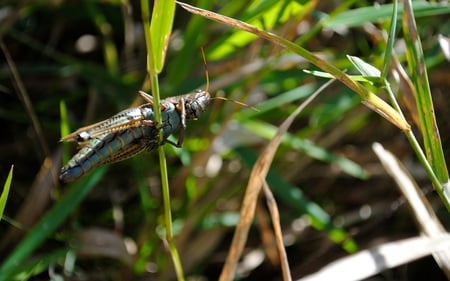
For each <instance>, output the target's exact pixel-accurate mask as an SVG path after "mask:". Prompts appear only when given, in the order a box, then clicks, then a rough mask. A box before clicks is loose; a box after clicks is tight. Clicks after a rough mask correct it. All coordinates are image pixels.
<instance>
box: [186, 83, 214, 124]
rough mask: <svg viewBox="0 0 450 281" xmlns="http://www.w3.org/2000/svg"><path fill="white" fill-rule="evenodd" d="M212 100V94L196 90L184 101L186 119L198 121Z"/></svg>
mask: <svg viewBox="0 0 450 281" xmlns="http://www.w3.org/2000/svg"><path fill="white" fill-rule="evenodd" d="M210 99H211V96H210V94H209V93H208V92H207V91H204V90H196V91H195V92H194V93H192V94H188V95H186V96H185V101H184V106H185V110H186V119H188V120H196V119H197V118H198V117H199V116H200V115H201V114H202V113H203V112H205V110H206V107H207V106H208V104H209V101H210Z"/></svg>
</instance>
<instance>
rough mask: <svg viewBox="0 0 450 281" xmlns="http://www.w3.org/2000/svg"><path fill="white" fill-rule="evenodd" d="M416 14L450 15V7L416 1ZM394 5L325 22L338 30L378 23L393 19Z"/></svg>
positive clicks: (423, 15)
mask: <svg viewBox="0 0 450 281" xmlns="http://www.w3.org/2000/svg"><path fill="white" fill-rule="evenodd" d="M399 6H400V7H399V9H398V10H397V13H398V14H400V13H401V12H402V9H401V8H402V5H399ZM413 9H414V14H415V15H416V17H429V16H433V15H442V14H448V13H450V6H449V5H447V4H446V3H442V4H441V3H430V2H425V1H414V4H413ZM392 10H393V4H385V5H379V6H377V7H375V6H371V7H362V8H358V9H352V10H348V11H345V12H343V13H341V14H339V15H337V16H336V17H334V18H331V19H330V20H328V21H326V22H325V27H327V28H337V27H340V26H346V27H348V28H350V27H354V26H360V25H361V24H363V23H367V22H378V21H380V20H383V19H384V20H388V19H389V18H391V17H392Z"/></svg>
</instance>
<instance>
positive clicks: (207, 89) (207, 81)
mask: <svg viewBox="0 0 450 281" xmlns="http://www.w3.org/2000/svg"><path fill="white" fill-rule="evenodd" d="M201 50H202V58H203V64H204V66H205V76H206V89H205V92H208V91H209V73H208V64H207V63H206V57H205V51H204V50H203V47H201Z"/></svg>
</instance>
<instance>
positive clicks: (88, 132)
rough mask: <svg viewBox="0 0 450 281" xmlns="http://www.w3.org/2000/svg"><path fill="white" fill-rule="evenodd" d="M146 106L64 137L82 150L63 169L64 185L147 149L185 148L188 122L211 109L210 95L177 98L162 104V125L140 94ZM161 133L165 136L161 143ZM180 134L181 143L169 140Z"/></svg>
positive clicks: (148, 98)
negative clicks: (164, 146)
mask: <svg viewBox="0 0 450 281" xmlns="http://www.w3.org/2000/svg"><path fill="white" fill-rule="evenodd" d="M139 94H140V95H141V96H142V98H144V100H145V101H147V103H145V104H143V105H141V106H139V107H137V108H129V109H126V110H123V111H121V112H119V113H117V114H116V115H114V116H112V117H111V118H108V119H106V120H104V121H100V122H98V123H95V124H93V125H90V126H86V127H82V128H80V129H78V130H76V131H75V132H73V133H71V134H69V135H67V136H65V137H63V138H62V139H61V141H77V142H78V145H79V147H80V150H79V151H78V152H77V153H76V154H75V155H74V156H73V157H72V159H70V160H69V162H68V163H67V164H66V165H65V166H64V167H62V169H61V173H60V176H59V180H60V181H61V182H62V183H67V182H71V181H74V180H77V179H79V178H80V177H82V176H84V175H85V174H87V173H88V172H90V171H92V170H93V169H95V168H97V167H99V166H101V165H105V164H110V163H114V162H118V161H122V160H125V159H127V158H130V157H132V156H134V155H136V154H138V153H139V152H141V151H143V150H145V149H147V150H153V149H155V148H157V147H158V146H160V145H163V144H165V143H166V142H167V143H170V144H172V145H174V146H176V147H181V146H182V145H183V140H184V133H185V130H186V120H196V119H197V118H198V117H199V116H200V115H201V114H202V113H203V112H205V110H206V107H207V106H208V104H209V102H210V99H211V96H210V94H209V93H208V92H207V91H204V90H196V91H194V92H193V93H189V94H185V95H181V96H174V97H169V98H166V99H163V100H162V101H161V115H162V122H161V124H156V123H155V122H154V111H153V98H152V96H150V95H149V94H147V93H145V92H142V91H140V92H139ZM160 130H161V132H162V134H163V137H162V141H160V137H159V134H160ZM178 130H179V131H180V133H179V137H178V142H177V143H174V142H172V141H170V140H168V137H169V136H170V135H171V134H173V133H175V132H176V131H178Z"/></svg>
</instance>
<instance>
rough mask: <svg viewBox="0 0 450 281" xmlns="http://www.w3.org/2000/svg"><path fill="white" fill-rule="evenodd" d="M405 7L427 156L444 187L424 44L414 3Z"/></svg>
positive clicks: (405, 30)
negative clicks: (414, 11) (416, 21)
mask: <svg viewBox="0 0 450 281" xmlns="http://www.w3.org/2000/svg"><path fill="white" fill-rule="evenodd" d="M405 3H409V6H406V7H404V13H403V18H402V22H403V33H404V34H405V43H406V46H407V48H406V59H407V62H408V69H409V72H410V76H411V79H412V82H413V85H414V90H415V98H416V105H417V108H418V113H419V120H420V130H421V132H422V137H423V140H424V146H425V154H426V156H427V158H428V161H429V162H430V165H431V166H432V167H433V170H434V172H435V173H436V176H437V177H438V179H439V181H440V182H441V183H446V182H448V179H449V175H448V170H447V164H446V161H445V157H444V153H443V150H442V143H441V139H440V136H439V129H438V126H437V122H436V116H435V114H434V106H433V100H432V97H431V90H430V85H429V81H428V74H427V69H426V65H425V58H424V54H423V50H422V44H421V42H420V38H419V35H418V32H417V27H416V23H415V19H414V14H413V12H412V9H411V6H410V5H411V3H410V2H408V1H405Z"/></svg>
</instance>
